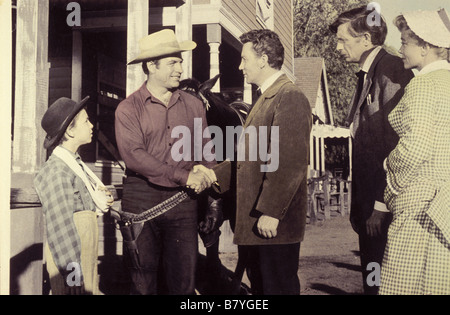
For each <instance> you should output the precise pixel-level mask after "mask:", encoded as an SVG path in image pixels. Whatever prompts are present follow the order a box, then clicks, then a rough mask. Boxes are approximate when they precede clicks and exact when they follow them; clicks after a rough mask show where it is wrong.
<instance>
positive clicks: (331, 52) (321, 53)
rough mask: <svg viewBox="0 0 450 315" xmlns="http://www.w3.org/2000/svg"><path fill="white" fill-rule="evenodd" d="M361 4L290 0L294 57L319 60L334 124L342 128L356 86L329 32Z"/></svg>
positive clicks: (350, 0) (351, 69)
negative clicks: (291, 1)
mask: <svg viewBox="0 0 450 315" xmlns="http://www.w3.org/2000/svg"><path fill="white" fill-rule="evenodd" d="M368 3H369V2H368V1H364V0H363V1H361V0H294V36H295V44H294V52H295V57H322V58H324V60H325V66H326V68H327V75H328V76H327V80H328V88H329V93H330V101H331V106H332V110H333V116H334V120H335V123H336V124H338V125H341V126H344V125H345V120H346V117H347V113H348V110H349V108H348V107H349V104H350V101H351V98H352V94H353V92H354V89H355V86H356V76H355V72H356V71H358V68H357V66H356V65H353V64H348V63H347V62H346V61H345V60H344V59H343V58H342V57H341V55H340V54H339V53H338V52H337V51H336V45H337V40H336V34H334V33H332V32H331V31H330V30H329V25H331V24H332V23H333V22H334V21H335V20H336V19H337V17H338V16H339V14H341V13H342V12H345V11H347V10H350V9H353V8H355V7H359V6H363V5H367V4H368Z"/></svg>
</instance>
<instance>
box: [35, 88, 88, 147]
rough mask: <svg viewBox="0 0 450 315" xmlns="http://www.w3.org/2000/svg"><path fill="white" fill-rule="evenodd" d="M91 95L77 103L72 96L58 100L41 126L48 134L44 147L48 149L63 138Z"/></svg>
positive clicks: (43, 119)
mask: <svg viewBox="0 0 450 315" xmlns="http://www.w3.org/2000/svg"><path fill="white" fill-rule="evenodd" d="M88 100H89V96H86V97H85V98H84V99H83V100H82V101H81V102H79V103H77V102H75V101H73V100H71V99H70V98H67V97H61V98H59V99H58V100H56V101H55V102H54V103H53V104H52V105H50V107H49V108H48V109H47V111H46V112H45V114H44V116H43V117H42V121H41V126H42V129H44V130H45V132H46V133H47V136H46V137H45V140H44V148H45V149H48V148H50V147H52V146H54V145H55V144H57V143H58V141H59V140H60V139H61V138H62V136H63V134H64V132H66V129H67V127H68V126H69V124H70V123H71V122H72V120H73V119H74V118H75V116H76V115H77V114H78V113H79V112H80V111H81V110H82V109H83V108H84V106H85V104H86V102H87V101H88Z"/></svg>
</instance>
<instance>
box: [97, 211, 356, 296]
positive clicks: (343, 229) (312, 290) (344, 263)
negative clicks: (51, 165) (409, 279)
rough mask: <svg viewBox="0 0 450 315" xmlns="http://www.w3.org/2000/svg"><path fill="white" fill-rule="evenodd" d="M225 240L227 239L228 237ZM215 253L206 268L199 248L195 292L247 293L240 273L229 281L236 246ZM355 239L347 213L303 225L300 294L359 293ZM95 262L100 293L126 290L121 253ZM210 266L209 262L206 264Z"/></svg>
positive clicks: (124, 292) (204, 259)
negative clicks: (237, 279) (237, 280)
mask: <svg viewBox="0 0 450 315" xmlns="http://www.w3.org/2000/svg"><path fill="white" fill-rule="evenodd" d="M228 239H230V240H231V237H229V238H228ZM225 247H226V251H223V247H222V252H221V253H220V254H219V258H220V261H218V262H217V265H216V267H217V269H214V270H213V271H211V270H208V264H207V262H206V253H205V252H204V251H203V252H202V250H200V253H199V262H198V271H197V289H196V290H197V294H201V295H232V294H240V295H246V294H249V286H250V283H249V281H248V278H247V276H246V275H245V273H244V276H243V281H242V284H241V286H240V287H239V286H236V285H235V283H233V276H234V271H235V269H236V264H237V261H238V255H237V250H235V249H237V248H236V247H235V245H232V244H231V243H230V244H229V245H228V246H225ZM358 254H359V253H358V239H357V235H356V233H354V232H353V230H352V228H351V226H350V223H349V220H348V215H346V216H344V217H341V216H334V217H332V218H331V219H330V220H326V221H317V222H316V223H315V224H308V225H307V226H306V232H305V239H304V241H303V242H302V244H301V247H300V261H299V269H298V275H299V278H300V284H301V294H302V295H359V294H362V277H361V273H360V264H359V256H358ZM100 261H101V262H100V265H99V273H100V289H101V291H102V294H105V295H111V294H112V295H117V294H121V295H122V294H125V295H126V294H128V293H129V279H128V277H127V273H126V272H125V268H124V266H123V261H122V256H114V257H108V258H105V257H101V258H100ZM209 266H211V264H209Z"/></svg>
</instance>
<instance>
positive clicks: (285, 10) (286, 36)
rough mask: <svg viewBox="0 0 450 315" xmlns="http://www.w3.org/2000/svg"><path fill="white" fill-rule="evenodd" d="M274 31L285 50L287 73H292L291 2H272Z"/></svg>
mask: <svg viewBox="0 0 450 315" xmlns="http://www.w3.org/2000/svg"><path fill="white" fill-rule="evenodd" d="M274 19H275V23H274V24H275V25H274V27H275V29H274V31H275V32H276V33H277V34H278V35H279V36H280V39H281V42H282V43H283V45H284V48H285V60H284V65H285V67H286V68H287V70H288V71H290V72H291V74H293V72H294V55H293V41H292V37H293V27H292V25H293V20H292V1H291V0H275V1H274Z"/></svg>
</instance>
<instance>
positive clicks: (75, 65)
mask: <svg viewBox="0 0 450 315" xmlns="http://www.w3.org/2000/svg"><path fill="white" fill-rule="evenodd" d="M82 59H83V38H82V35H81V31H73V32H72V99H73V100H74V101H75V102H80V101H81V100H82V95H81V91H82V80H83V77H82V75H83V60H82Z"/></svg>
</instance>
